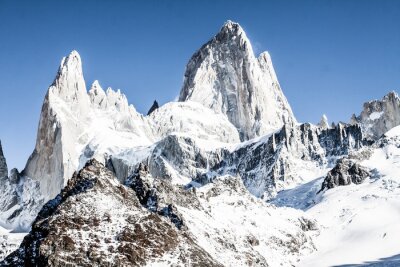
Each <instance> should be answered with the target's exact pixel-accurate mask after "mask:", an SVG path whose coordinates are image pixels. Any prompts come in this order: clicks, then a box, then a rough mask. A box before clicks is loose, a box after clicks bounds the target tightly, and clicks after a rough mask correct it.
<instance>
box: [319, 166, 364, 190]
mask: <svg viewBox="0 0 400 267" xmlns="http://www.w3.org/2000/svg"><path fill="white" fill-rule="evenodd" d="M370 176H371V174H370V172H369V171H368V169H366V168H365V167H362V166H361V165H360V164H358V163H356V162H353V161H351V160H348V159H340V160H339V161H338V162H337V164H336V166H335V167H334V168H333V169H332V170H331V171H329V172H328V175H327V176H326V178H325V180H324V182H323V183H322V187H321V190H320V191H319V192H321V191H323V190H325V189H331V188H334V187H337V186H343V185H349V184H351V183H353V184H361V183H362V182H363V181H364V180H365V179H366V178H367V177H370ZM319 192H318V193H319Z"/></svg>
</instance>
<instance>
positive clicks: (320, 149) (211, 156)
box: [0, 21, 400, 266]
mask: <svg viewBox="0 0 400 267" xmlns="http://www.w3.org/2000/svg"><path fill="white" fill-rule="evenodd" d="M87 88H89V90H87ZM399 103H400V102H399V98H398V96H397V94H396V93H394V92H392V93H389V94H388V95H387V96H385V97H384V98H383V99H382V100H379V101H378V100H375V101H370V102H368V103H366V104H364V109H363V111H362V112H361V114H360V115H359V116H355V115H354V116H353V117H352V119H351V121H350V123H338V124H332V125H329V124H328V119H327V118H326V116H323V117H322V119H321V122H320V123H319V124H318V125H313V124H311V123H298V122H297V121H296V119H295V117H294V115H293V113H292V111H291V109H290V106H289V104H288V103H287V100H286V98H285V96H284V95H283V93H282V90H281V88H280V86H279V83H278V81H277V78H276V75H275V73H274V70H273V67H272V63H271V60H270V58H269V56H268V54H267V53H266V52H264V53H262V54H261V55H260V56H259V57H258V58H256V57H255V56H254V53H253V51H252V47H251V44H250V41H249V40H248V38H247V37H246V34H245V32H244V31H243V29H242V28H241V27H240V25H239V24H237V23H234V22H231V21H228V22H226V23H225V24H224V25H223V26H222V28H221V30H220V32H219V33H217V35H216V36H215V37H213V38H212V39H211V40H210V41H209V42H207V43H206V44H205V45H203V46H202V47H201V48H200V49H199V50H198V51H197V52H196V53H195V54H194V55H193V57H192V58H191V59H190V61H189V63H188V65H187V67H186V72H185V80H184V84H183V87H182V90H181V93H180V98H179V101H176V102H169V103H166V104H164V105H162V106H159V105H158V103H156V102H155V103H154V104H153V106H152V107H151V109H150V110H149V112H148V114H147V115H143V114H140V113H139V112H137V111H136V109H135V107H134V106H133V105H130V104H129V102H128V99H127V97H126V96H125V95H124V94H123V93H122V92H121V90H119V89H118V90H114V89H112V88H107V89H105V90H104V89H103V88H102V86H101V83H100V82H99V81H97V80H96V81H94V82H93V83H92V84H91V86H88V87H87V86H86V83H85V79H84V74H83V70H82V61H81V58H80V56H79V54H78V52H76V51H72V52H71V53H70V54H69V55H68V56H67V57H65V58H63V59H62V61H61V64H60V67H59V69H58V72H57V74H56V77H55V79H54V81H53V83H52V84H51V85H50V86H49V88H48V91H47V94H46V96H45V99H44V102H43V106H42V110H41V115H40V121H39V127H38V134H37V140H36V145H35V149H34V151H33V153H32V155H31V156H30V158H29V159H28V161H27V164H26V167H25V169H24V170H23V171H22V172H21V173H20V172H19V171H18V170H16V169H12V170H11V171H10V173H8V167H7V163H6V160H5V157H4V154H3V152H2V149H1V145H0V248H1V249H0V250H1V253H0V261H1V260H3V261H1V262H0V266H24V265H26V266H28V265H33V266H65V265H76V264H78V265H82V266H92V265H99V266H110V265H112V266H115V265H118V266H119V265H121V266H144V265H149V266H170V265H172V266H188V265H189V266H192V265H193V266H330V265H343V264H353V263H362V262H363V261H366V260H368V261H377V260H378V259H379V258H382V257H390V256H393V255H396V253H397V254H398V250H397V247H398V246H396V244H397V243H396V242H397V240H398V239H399V238H400V236H399V234H398V231H397V228H398V227H397V226H398V221H399V219H400V218H399V216H398V212H396V211H397V208H398V207H399V206H400V203H399V201H398V199H400V198H399V195H400V192H399V188H400V186H399V184H400V180H399V176H398V173H399V170H400V165H399V162H400V161H399V159H400V152H399V151H398V150H399V149H398V148H399V147H400V130H399V127H400V126H397V125H399V121H398V118H399V117H400V110H399ZM396 126H397V127H396ZM377 215H379V216H377ZM381 218H382V219H381ZM24 236H25V237H24ZM23 237H24V238H23ZM22 238H23V240H21V239H22ZM21 242H22V243H21ZM371 244H372V245H371ZM375 244H376V245H375ZM18 246H19V247H18ZM366 251H368V253H365V252H366ZM338 255H340V257H338ZM4 258H5V259H4ZM391 260H392V259H390V258H388V259H385V260H383V261H384V262H389V261H391Z"/></svg>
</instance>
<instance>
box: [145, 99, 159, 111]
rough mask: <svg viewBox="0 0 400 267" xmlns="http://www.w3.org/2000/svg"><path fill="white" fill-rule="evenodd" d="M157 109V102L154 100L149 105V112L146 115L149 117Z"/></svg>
mask: <svg viewBox="0 0 400 267" xmlns="http://www.w3.org/2000/svg"><path fill="white" fill-rule="evenodd" d="M158 108H159V105H158V102H157V100H154V102H153V105H151V107H150V109H149V111H148V112H147V115H150V114H151V113H152V112H153V111H155V110H156V109H158Z"/></svg>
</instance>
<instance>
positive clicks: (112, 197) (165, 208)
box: [3, 160, 314, 266]
mask: <svg viewBox="0 0 400 267" xmlns="http://www.w3.org/2000/svg"><path fill="white" fill-rule="evenodd" d="M232 193H233V195H232ZM232 201H233V202H232ZM233 203H235V204H233ZM222 211H224V212H222ZM239 211H240V212H239ZM228 212H229V213H228ZM272 218H276V220H271V219H272ZM227 219H228V220H227ZM239 222H240V224H241V225H242V227H243V228H244V229H242V230H241V231H238V230H235V231H232V229H235V228H237V229H239V228H241V226H240V225H239V224H238V223H239ZM261 222H262V223H263V225H264V227H263V228H261V229H260V228H259V227H257V224H258V223H261ZM313 227H314V225H313V222H312V221H309V220H308V219H307V218H305V217H303V216H301V213H298V212H295V211H294V210H293V211H292V210H289V209H287V210H286V209H282V210H280V211H278V210H276V209H275V208H274V207H270V206H268V205H266V204H265V203H263V202H262V201H259V200H257V199H255V198H254V197H252V196H250V194H249V193H248V192H247V191H246V190H245V189H244V187H243V186H242V185H241V183H240V180H239V179H235V178H234V177H230V178H226V179H223V180H220V181H219V182H218V183H215V184H213V185H210V186H209V187H208V188H203V189H201V190H200V191H198V192H197V191H196V190H192V189H191V190H185V189H184V188H183V187H176V186H173V185H172V184H170V182H169V180H165V179H154V178H152V177H151V175H150V174H149V173H148V172H147V171H146V167H144V166H142V167H141V168H140V169H138V171H137V173H136V174H135V175H134V176H132V177H130V178H129V180H128V182H127V183H126V184H125V185H122V184H121V183H120V182H119V181H118V179H116V177H115V176H114V175H113V173H112V172H110V171H109V170H108V169H106V168H105V167H104V166H103V165H102V164H101V163H99V162H97V161H96V160H91V161H89V162H88V163H87V164H86V165H85V167H84V168H83V169H82V170H81V171H79V173H76V174H75V175H74V176H73V177H72V179H70V180H69V181H68V183H67V186H66V187H65V188H64V189H63V190H62V192H61V193H60V194H59V195H58V196H57V197H56V198H55V199H53V200H51V201H49V202H48V203H47V204H46V205H45V206H44V207H43V209H42V210H41V211H40V213H39V214H38V217H37V218H36V220H35V222H34V223H33V226H32V230H31V232H30V233H29V234H28V235H27V236H26V237H25V238H24V241H23V242H22V244H21V247H20V248H19V249H18V250H16V251H15V252H14V253H12V254H11V255H9V256H8V257H7V258H6V259H5V260H4V261H3V264H5V265H7V266H21V265H35V266H38V265H40V266H49V265H51V266H65V264H73V265H74V264H79V265H82V266H90V265H92V264H94V263H95V264H96V265H99V266H110V265H112V266H143V265H146V264H148V265H152V266H154V265H164V266H165V265H171V264H172V265H176V266H187V265H190V266H205V265H206V266H223V265H225V266H226V265H243V264H245V265H253V264H258V265H263V266H267V265H268V264H269V263H274V264H276V263H281V264H289V263H290V262H295V260H294V259H295V258H296V256H297V255H298V254H299V252H302V253H306V252H307V251H308V250H310V251H312V250H313V247H312V243H311V239H310V237H309V233H308V232H311V233H312V232H313V229H314V228H313ZM217 229H218V230H217ZM224 233H227V234H224ZM282 243H283V244H284V243H287V245H288V246H287V247H286V246H281V244H282ZM209 244H212V245H211V246H210V245H209ZM259 247H260V248H262V249H269V250H271V254H270V255H269V257H268V258H267V257H264V256H262V255H260V253H259V252H258V251H259V249H260V248H259ZM221 253H222V254H223V255H225V256H223V257H221ZM280 253H282V254H285V255H287V258H279V256H278V255H279V254H280Z"/></svg>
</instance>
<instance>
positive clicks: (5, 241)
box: [0, 226, 27, 261]
mask: <svg viewBox="0 0 400 267" xmlns="http://www.w3.org/2000/svg"><path fill="white" fill-rule="evenodd" d="M26 234H27V233H15V232H12V231H11V230H8V229H6V228H3V227H2V226H0V261H1V260H2V259H3V258H4V257H6V256H7V255H8V254H9V253H11V252H12V251H14V250H15V249H17V248H18V247H19V244H20V243H21V242H22V240H23V238H24V237H25V235H26Z"/></svg>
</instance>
